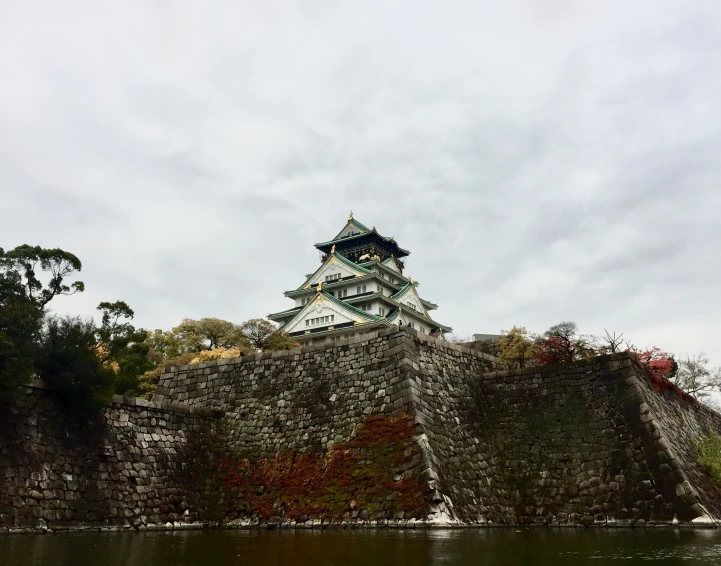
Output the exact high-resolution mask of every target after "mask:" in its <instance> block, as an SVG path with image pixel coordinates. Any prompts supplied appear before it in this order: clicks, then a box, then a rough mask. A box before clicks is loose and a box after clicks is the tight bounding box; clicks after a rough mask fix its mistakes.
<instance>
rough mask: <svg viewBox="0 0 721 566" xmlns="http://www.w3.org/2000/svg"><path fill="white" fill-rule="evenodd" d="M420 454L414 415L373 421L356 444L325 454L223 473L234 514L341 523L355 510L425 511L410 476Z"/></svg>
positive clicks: (232, 466)
mask: <svg viewBox="0 0 721 566" xmlns="http://www.w3.org/2000/svg"><path fill="white" fill-rule="evenodd" d="M418 453H419V451H418V448H417V446H416V444H415V442H414V440H413V421H412V419H411V418H410V417H409V416H407V415H397V416H372V417H368V418H367V419H366V420H365V421H364V422H363V424H361V426H360V427H359V428H358V430H357V431H356V434H355V436H354V438H353V439H351V440H350V441H349V442H346V443H343V444H337V445H335V446H334V447H333V448H332V449H331V450H330V451H328V452H327V453H314V452H306V453H291V452H281V453H279V454H277V455H276V456H275V458H261V459H259V460H257V461H256V462H250V461H249V460H247V459H243V460H240V461H238V462H232V461H230V460H226V461H224V462H223V463H222V464H221V468H220V471H221V472H222V474H223V475H222V485H223V487H224V489H225V490H226V493H227V496H228V498H229V499H230V500H231V501H232V504H233V507H234V512H235V513H236V514H246V515H250V514H256V515H259V516H261V517H271V516H285V517H288V518H290V519H297V518H298V517H299V516H300V515H313V516H320V517H334V518H341V517H342V516H344V515H345V516H349V515H350V513H351V512H352V511H353V510H354V509H355V510H360V509H367V510H368V511H369V512H370V513H373V514H376V513H379V512H382V513H386V514H388V513H392V512H394V511H404V512H406V513H408V512H412V511H414V510H416V509H418V508H420V507H422V505H423V493H424V486H423V484H421V483H420V482H418V481H416V480H415V479H414V478H413V477H412V475H413V473H414V471H415V469H416V467H417V464H418V462H419V460H418V459H417V458H414V456H416V455H417V454H418Z"/></svg>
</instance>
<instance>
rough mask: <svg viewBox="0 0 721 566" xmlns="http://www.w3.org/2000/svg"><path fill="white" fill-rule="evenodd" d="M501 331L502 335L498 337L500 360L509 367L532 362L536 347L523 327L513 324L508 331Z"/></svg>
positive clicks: (521, 365) (526, 364)
mask: <svg viewBox="0 0 721 566" xmlns="http://www.w3.org/2000/svg"><path fill="white" fill-rule="evenodd" d="M501 332H502V333H503V336H501V337H500V338H499V339H498V345H499V346H500V348H501V355H500V358H501V362H503V364H505V365H507V366H509V367H518V368H524V367H526V366H528V365H530V364H532V363H533V357H534V355H535V353H536V347H535V345H534V343H533V340H532V339H531V337H530V336H529V334H528V332H527V331H526V329H525V327H523V326H514V327H513V328H511V329H510V330H508V331H501Z"/></svg>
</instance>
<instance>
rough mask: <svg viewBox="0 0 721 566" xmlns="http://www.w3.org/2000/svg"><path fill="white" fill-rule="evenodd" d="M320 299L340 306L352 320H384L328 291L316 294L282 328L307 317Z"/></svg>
mask: <svg viewBox="0 0 721 566" xmlns="http://www.w3.org/2000/svg"><path fill="white" fill-rule="evenodd" d="M319 298H323V299H325V300H327V301H329V302H331V303H334V304H336V305H338V306H339V307H340V308H341V310H343V311H345V312H347V313H348V314H349V315H350V316H351V318H361V319H364V320H366V321H380V320H384V319H383V317H382V316H378V315H376V314H371V313H370V312H368V311H363V310H361V309H357V308H356V307H354V306H353V305H349V304H348V303H346V302H344V301H341V300H340V299H337V298H336V297H334V296H333V295H331V294H330V293H328V292H327V291H320V292H319V293H317V294H316V296H315V297H313V299H311V300H310V301H308V304H306V305H305V306H303V307H300V309H299V310H298V312H297V313H296V314H295V316H293V317H292V318H291V319H290V320H288V321H287V322H285V323H284V324H283V326H282V327H281V328H286V327H288V326H291V325H292V324H293V323H294V322H295V321H296V320H297V319H299V318H303V317H304V316H305V314H306V312H307V311H308V310H310V309H311V308H313V307H314V306H315V305H316V304H317V303H318V299H319ZM296 308H297V307H296ZM285 312H287V311H285Z"/></svg>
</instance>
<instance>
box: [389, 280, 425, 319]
mask: <svg viewBox="0 0 721 566" xmlns="http://www.w3.org/2000/svg"><path fill="white" fill-rule="evenodd" d="M409 293H412V294H413V296H414V297H415V298H416V299H418V302H419V303H420V304H421V308H422V309H423V312H421V313H419V314H420V315H421V316H424V317H425V318H428V319H430V318H431V317H430V316H429V315H428V312H426V307H425V306H424V305H423V301H421V298H420V297H419V296H418V292H417V291H416V287H415V285H414V284H413V283H406V284H405V285H403V287H401V289H400V291H398V292H397V293H396V294H395V295H391V299H393V300H394V301H396V302H399V303H400V301H401V299H403V297H405V296H407V295H408V294H409ZM401 304H402V303H401ZM416 312H417V311H416Z"/></svg>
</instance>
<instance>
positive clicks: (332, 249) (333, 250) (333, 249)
mask: <svg viewBox="0 0 721 566" xmlns="http://www.w3.org/2000/svg"><path fill="white" fill-rule="evenodd" d="M330 253H331V254H334V253H335V244H333V247H332V248H331V249H330Z"/></svg>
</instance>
